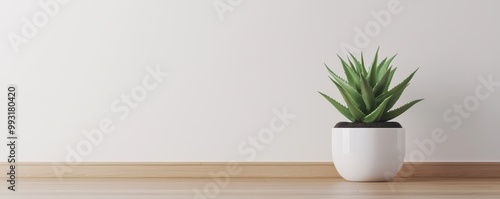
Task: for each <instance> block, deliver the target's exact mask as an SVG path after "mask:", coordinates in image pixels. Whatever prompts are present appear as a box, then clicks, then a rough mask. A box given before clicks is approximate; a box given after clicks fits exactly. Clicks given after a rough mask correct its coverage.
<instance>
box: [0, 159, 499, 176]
mask: <svg viewBox="0 0 500 199" xmlns="http://www.w3.org/2000/svg"><path fill="white" fill-rule="evenodd" d="M0 168H1V169H0V172H1V173H3V174H6V173H7V172H8V165H7V164H6V163H0ZM16 173H17V177H18V178H57V177H62V178H136V177H141V178H210V177H214V176H219V175H230V176H231V177H239V178H339V177H340V175H339V174H338V173H337V171H336V170H335V167H334V165H333V163H330V162H259V163H249V162H244V163H221V162H218V163H217V162H214V163H208V162H193V163H80V164H77V165H66V164H64V163H55V164H54V163H19V164H17V170H16ZM6 177H7V175H0V178H2V179H3V178H6ZM398 177H401V178H427V177H440V178H454V177H462V178H464V177H467V178H488V177H490V178H500V162H423V163H405V164H404V166H403V168H402V169H401V172H400V173H399V174H398Z"/></svg>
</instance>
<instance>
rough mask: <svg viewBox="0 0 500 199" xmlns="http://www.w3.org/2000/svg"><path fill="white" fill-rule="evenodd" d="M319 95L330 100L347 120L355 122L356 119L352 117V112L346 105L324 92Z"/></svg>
mask: <svg viewBox="0 0 500 199" xmlns="http://www.w3.org/2000/svg"><path fill="white" fill-rule="evenodd" d="M318 92H319V91H318ZM319 94H321V95H322V96H323V97H324V98H325V99H326V100H328V101H329V102H330V103H331V104H332V105H333V107H335V108H336V109H337V110H338V111H339V112H340V113H342V115H344V116H345V117H346V118H347V119H349V120H351V121H353V122H354V121H355V118H354V117H353V116H352V115H351V112H350V111H349V109H348V108H347V107H345V106H344V105H342V104H340V103H339V102H337V101H336V100H334V99H332V98H331V97H330V96H328V95H325V94H324V93H322V92H319Z"/></svg>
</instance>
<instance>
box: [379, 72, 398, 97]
mask: <svg viewBox="0 0 500 199" xmlns="http://www.w3.org/2000/svg"><path fill="white" fill-rule="evenodd" d="M396 69H398V68H394V69H392V70H391V74H389V78H388V79H387V83H386V84H385V87H384V91H383V92H382V93H385V92H387V90H389V85H391V82H392V77H394V73H396Z"/></svg>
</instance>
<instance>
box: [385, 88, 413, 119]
mask: <svg viewBox="0 0 500 199" xmlns="http://www.w3.org/2000/svg"><path fill="white" fill-rule="evenodd" d="M408 85H410V84H406V85H405V86H404V87H402V88H401V89H399V90H398V91H397V92H395V93H394V94H393V95H392V96H391V99H390V100H389V102H388V103H387V106H386V108H385V110H386V112H387V111H389V110H391V108H392V107H393V106H394V104H396V102H397V101H398V100H399V97H401V94H403V91H404V90H405V88H406V87H408Z"/></svg>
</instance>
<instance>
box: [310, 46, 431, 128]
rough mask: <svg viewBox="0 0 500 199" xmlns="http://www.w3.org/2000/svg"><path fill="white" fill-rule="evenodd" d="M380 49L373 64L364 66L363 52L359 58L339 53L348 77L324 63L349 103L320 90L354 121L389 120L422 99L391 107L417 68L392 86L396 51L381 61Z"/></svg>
mask: <svg viewBox="0 0 500 199" xmlns="http://www.w3.org/2000/svg"><path fill="white" fill-rule="evenodd" d="M379 49H380V47H379V48H377V51H376V53H375V57H374V59H373V62H372V63H371V66H370V67H366V66H365V59H364V55H363V52H361V56H360V58H359V59H358V58H356V57H355V56H354V55H353V54H352V53H351V52H349V55H347V56H346V58H347V60H346V59H345V58H344V59H343V58H342V57H340V56H339V55H337V56H338V57H339V59H340V62H341V63H342V67H343V69H344V73H345V77H346V78H345V79H344V78H342V77H340V76H338V75H337V74H336V73H335V72H333V70H331V69H330V68H329V67H328V66H327V65H326V64H325V67H326V68H327V70H328V72H329V73H330V75H331V77H330V80H331V81H332V82H333V83H334V84H335V86H336V87H337V88H338V90H339V92H340V94H341V96H342V98H343V99H344V101H345V103H346V105H342V104H341V103H339V102H338V101H336V100H334V99H332V98H331V97H329V96H327V95H325V94H324V93H322V92H319V93H320V94H321V95H322V96H323V97H324V98H325V99H326V100H327V101H328V102H330V104H332V105H333V106H334V107H335V108H336V109H337V110H338V111H339V112H340V113H341V114H342V115H344V116H345V117H346V118H347V119H349V120H351V121H352V122H385V121H389V120H392V119H394V118H395V117H397V116H399V115H400V114H402V113H403V112H405V111H406V110H408V109H409V108H410V107H412V106H413V105H414V104H416V103H418V102H420V101H421V100H422V99H419V100H415V101H412V102H410V103H408V104H405V105H403V106H401V107H399V108H397V109H393V110H391V109H392V108H393V107H394V105H395V104H396V103H397V101H398V100H399V99H400V97H401V96H402V94H403V92H404V90H405V89H406V87H408V86H409V84H410V81H411V79H412V78H413V76H414V75H415V73H416V72H417V71H418V68H417V69H416V70H415V71H413V73H411V74H410V75H409V76H408V77H406V78H405V79H404V80H403V81H402V82H401V83H399V84H397V85H396V86H394V87H392V88H391V89H389V87H390V85H391V83H392V80H393V77H394V74H395V73H396V69H397V68H396V67H393V66H392V65H391V63H392V61H393V60H394V59H395V57H396V56H397V54H396V55H394V56H392V57H390V58H389V57H386V58H384V59H383V60H382V61H381V62H379V57H378V56H379ZM346 61H347V62H346ZM367 69H368V71H367Z"/></svg>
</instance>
